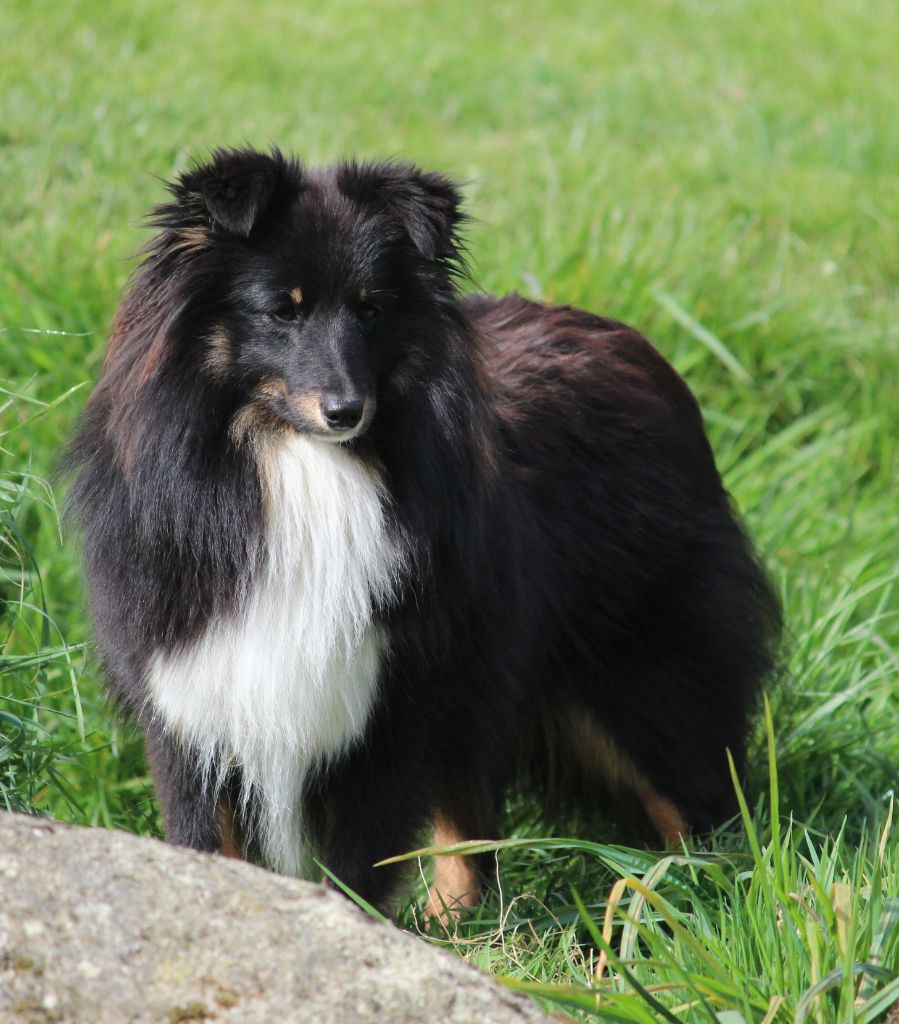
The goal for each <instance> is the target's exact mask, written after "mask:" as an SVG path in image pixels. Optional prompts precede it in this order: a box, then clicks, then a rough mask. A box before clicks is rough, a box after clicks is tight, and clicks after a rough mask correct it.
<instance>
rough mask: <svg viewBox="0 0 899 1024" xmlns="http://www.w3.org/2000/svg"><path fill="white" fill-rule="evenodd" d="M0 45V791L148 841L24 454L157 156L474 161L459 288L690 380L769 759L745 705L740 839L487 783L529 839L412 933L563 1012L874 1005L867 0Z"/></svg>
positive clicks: (887, 991) (893, 851)
mask: <svg viewBox="0 0 899 1024" xmlns="http://www.w3.org/2000/svg"><path fill="white" fill-rule="evenodd" d="M0 39H3V40H4V50H5V52H4V55H3V60H2V61H0V114H2V118H0V173H2V180H3V182H4V188H3V189H2V190H0V224H2V230H3V244H2V251H0V384H2V388H3V390H2V392H0V590H2V595H0V596H2V601H3V604H2V606H0V630H2V632H0V672H2V683H0V698H2V703H0V728H2V735H0V795H2V798H3V800H4V801H5V803H6V805H7V806H8V807H10V808H13V809H19V810H32V811H35V812H40V813H49V814H52V815H54V816H57V817H60V818H63V819H67V820H73V821H79V822H86V823H90V824H98V825H106V826H114V827H119V828H126V829H131V830H135V831H139V832H147V833H156V832H158V827H159V826H158V820H157V816H156V811H155V808H154V805H153V801H152V793H151V789H150V786H149V783H148V779H147V776H146V769H145V767H144V764H143V760H142V754H141V750H140V745H139V743H138V741H137V740H136V738H135V737H134V735H133V734H131V733H130V732H129V731H128V730H127V729H123V728H122V727H121V726H119V725H117V724H115V723H114V722H113V721H112V719H111V717H110V714H109V711H108V709H107V708H106V707H105V705H104V704H103V701H102V696H101V693H100V689H99V685H98V681H97V679H96V677H95V672H94V667H93V662H92V660H91V658H90V656H89V651H88V648H87V641H88V624H87V620H86V613H85V608H84V603H83V599H82V594H81V590H80V583H79V572H78V567H77V552H76V545H75V544H74V543H73V542H72V541H71V540H69V541H67V542H66V543H63V542H62V540H61V536H60V531H59V525H58V521H57V504H56V502H57V500H58V499H59V498H60V497H61V494H62V491H63V489H64V486H63V485H62V484H59V485H57V486H55V488H54V489H51V488H50V487H49V486H47V485H46V483H45V482H44V481H45V480H46V478H47V476H48V474H49V472H50V470H51V468H52V466H53V461H54V457H55V453H56V452H57V451H58V448H59V446H60V445H61V444H62V443H63V441H64V440H65V438H66V437H67V436H68V435H69V433H70V431H71V428H72V424H73V421H74V418H75V416H76V415H77V412H78V409H79V407H80V406H81V404H82V403H83V401H84V398H85V397H86V391H85V389H84V387H83V385H84V384H85V382H89V381H91V380H93V379H94V378H95V376H96V374H97V372H98V368H99V365H100V360H101V358H102V352H103V348H104V336H105V330H106V328H107V325H108V323H109V320H110V317H111V315H112V311H113V309H114V306H115V304H116V301H117V296H118V294H119V293H120V290H121V288H122V286H123V284H124V282H125V280H126V277H127V274H128V272H129V270H130V269H131V267H132V266H133V259H132V254H133V253H135V251H136V250H137V249H138V247H139V246H140V244H141V243H142V241H143V240H144V239H145V237H146V236H145V234H144V232H143V231H142V230H141V228H140V216H141V213H142V212H143V211H144V210H146V208H147V207H148V206H149V205H151V204H152V203H154V202H155V201H157V200H158V199H159V198H160V196H161V194H162V189H161V185H160V181H159V179H160V178H166V177H169V176H171V175H172V174H174V173H176V172H177V171H178V170H180V169H181V168H183V167H184V166H186V164H187V163H188V162H189V161H190V159H191V158H192V157H200V156H203V155H204V154H206V153H207V152H208V151H209V149H210V148H212V147H213V146H216V145H219V144H242V143H244V142H251V143H253V144H256V145H260V146H266V145H268V144H269V143H271V142H277V143H278V144H280V145H281V146H283V147H285V148H287V149H293V150H296V151H297V152H299V153H300V154H302V155H303V156H304V157H305V158H306V159H307V160H308V161H310V162H317V161H328V160H333V159H334V158H335V157H338V156H341V155H346V154H351V153H359V154H365V155H370V156H376V155H398V156H401V157H405V158H411V159H415V160H417V161H419V162H421V163H422V164H424V165H426V166H428V167H432V168H440V169H443V170H445V171H447V172H449V173H450V174H452V175H454V176H456V177H458V178H460V179H463V180H465V181H467V182H468V187H467V195H468V199H469V207H470V209H471V210H472V211H473V213H474V216H475V218H476V219H475V220H474V222H473V223H472V225H471V228H470V232H469V236H470V243H471V249H472V252H473V254H474V256H475V260H476V263H475V272H476V278H477V281H478V284H479V286H480V287H482V288H484V289H486V290H490V291H500V292H502V291H505V290H509V289H518V290H520V291H523V292H525V293H527V294H529V295H533V296H538V297H543V298H546V299H549V300H553V301H564V302H571V303H575V304H579V305H582V306H585V307H587V308H588V309H592V310H595V311H598V312H602V313H605V314H608V315H612V316H615V317H618V318H621V319H624V320H628V321H630V322H632V323H634V324H636V325H637V326H639V327H640V328H641V329H643V330H645V331H646V332H647V333H648V334H649V335H650V336H651V337H653V339H654V340H655V341H656V343H657V344H658V346H659V347H660V348H661V350H662V351H663V352H664V353H665V354H666V355H667V356H668V357H669V358H670V359H671V360H672V361H673V362H674V364H675V365H676V366H677V367H678V369H679V370H680V371H681V372H682V373H684V374H685V376H686V377H687V378H688V380H689V382H690V384H691V386H692V387H693V389H694V391H695V392H696V394H697V396H698V397H699V399H700V402H701V404H702V406H703V409H704V411H705V415H706V418H707V422H708V426H709V430H710V433H711V435H712V439H713V443H714V446H715V449H716V451H717V453H718V458H719V464H720V467H721V469H722V471H723V473H724V475H725V478H726V481H727V484H728V486H729V487H730V489H731V490H732V492H733V494H734V496H735V498H736V500H737V502H738V503H739V505H740V507H741V508H742V510H743V512H744V514H745V516H746V519H747V520H748V523H749V526H750V528H751V530H752V532H753V534H754V535H755V537H756V539H757V541H758V543H759V546H760V547H761V548H762V550H763V551H764V552H765V554H766V556H767V558H768V560H769V563H770V565H771V568H772V571H773V574H774V576H775V578H776V580H777V582H778V585H779V587H780V589H781V592H782V594H783V597H784V601H785V605H786V612H787V621H788V624H789V630H790V643H789V657H788V666H787V671H786V673H785V679H784V682H783V683H782V685H781V686H780V687H779V688H778V689H777V690H776V691H775V692H774V693H773V695H772V708H771V728H770V730H769V734H768V735H769V737H770V739H771V751H770V753H771V762H770V763H776V767H777V774H776V775H775V776H773V777H772V776H771V774H770V772H769V767H770V764H769V757H768V753H767V750H768V747H767V744H766V736H765V732H764V730H763V729H760V732H759V737H758V742H757V745H756V751H757V755H756V757H755V758H754V760H753V767H752V777H751V780H750V787H749V790H748V805H747V807H746V810H745V816H744V817H745V824H746V828H745V829H744V830H743V832H742V833H741V834H722V836H720V837H718V838H717V839H716V840H715V841H714V842H713V843H712V844H710V846H709V847H708V849H707V850H705V851H703V852H702V853H697V854H693V855H692V856H686V855H685V856H683V857H680V858H676V857H675V858H672V857H667V858H664V857H661V856H660V855H656V854H653V853H652V852H648V851H643V850H632V849H630V848H627V847H619V846H610V845H598V844H596V843H594V842H588V840H598V839H602V840H608V839H609V838H610V837H613V838H614V835H615V834H614V832H613V831H605V830H603V831H601V832H597V831H595V830H590V831H586V832H585V831H584V830H583V829H582V830H581V831H580V832H579V833H578V834H579V835H580V841H574V840H564V839H554V840H549V839H545V837H544V839H543V840H541V839H539V837H540V836H541V832H540V830H539V827H538V826H536V825H535V824H534V823H533V822H531V821H529V819H528V815H527V809H526V808H517V809H516V808H511V809H510V826H511V827H512V828H513V830H514V831H515V834H517V835H518V836H520V837H524V841H523V842H520V843H513V844H512V845H511V846H509V847H507V848H504V849H502V850H501V851H500V852H498V855H497V857H498V874H497V883H496V886H495V888H494V890H493V891H492V892H491V894H490V895H489V898H488V899H487V901H486V903H485V905H484V907H483V908H482V909H481V910H479V911H478V912H477V913H476V914H474V915H473V916H472V917H471V918H470V919H467V920H466V921H464V922H462V923H461V924H460V925H459V927H458V929H457V930H456V932H455V934H454V935H451V936H443V937H440V936H435V937H434V941H445V942H447V943H448V944H449V945H451V946H452V947H453V948H455V949H456V950H458V952H459V953H460V954H461V955H464V956H466V957H468V958H469V959H471V960H472V961H473V962H474V963H476V964H478V965H479V966H481V967H483V968H485V969H486V970H489V971H492V972H494V973H496V974H499V975H503V976H506V977H507V978H508V979H510V982H509V983H510V984H516V985H518V986H519V987H522V988H525V989H528V990H529V991H531V992H533V993H536V994H538V995H540V996H541V997H542V998H544V999H547V1000H549V1001H550V1004H551V1005H553V1006H554V1007H555V1008H556V1009H564V1010H565V1012H569V1013H571V1014H573V1015H574V1016H576V1017H581V1018H582V1019H602V1020H619V1021H659V1020H669V1021H670V1020H672V1019H674V1020H678V1021H694V1020H696V1021H699V1020H712V1021H714V1020H719V1021H723V1022H725V1024H736V1022H738V1021H740V1020H744V1021H765V1022H768V1021H773V1020H783V1021H787V1020H805V1019H809V1020H815V1021H820V1022H827V1021H840V1022H842V1021H850V1020H859V1021H873V1020H877V1019H880V1018H882V1017H883V1015H884V1014H885V1013H886V1012H887V1010H888V1007H889V1006H890V1005H891V1003H893V1002H894V1001H895V1000H897V999H899V979H897V972H899V853H897V843H896V834H895V828H894V826H893V824H892V818H891V808H892V801H893V799H894V794H895V790H896V785H897V776H899V684H897V679H899V601H897V596H896V595H897V590H896V577H897V572H899V556H897V521H899V517H897V446H899V330H897V326H896V324H897V318H896V308H897V306H896V300H897V297H899V294H897V292H899V289H897V281H899V237H897V232H896V225H897V222H899V177H897V172H896V168H897V167H899V118H897V116H896V95H897V74H896V70H895V56H896V53H897V52H899V15H897V12H896V8H895V4H894V3H892V2H889V0H867V2H866V3H865V4H858V3H854V2H853V0H834V2H830V3H825V4H820V3H817V2H812V0H796V2H793V3H790V4H785V3H782V2H780V0H757V2H751V0H722V2H720V3H716V4H711V3H701V2H698V0H693V2H691V0H684V2H680V3H675V2H673V0H634V2H632V3H629V4H612V3H606V2H601V3H598V2H586V0H585V2H580V3H577V2H568V0H538V2H535V3H530V4H524V3H496V4H476V3H474V2H470V3H469V2H467V0H466V2H463V0H460V2H457V3H455V4H448V3H437V2H424V0H422V2H416V0H407V2H400V0H390V2H385V3H378V4H372V3H366V2H364V0H337V2H329V3H327V4H314V5H313V4H306V3H301V2H278V3H274V2H273V3H269V4H266V5H265V8H264V10H263V9H262V8H254V7H253V6H252V5H248V4H242V3H237V2H234V0H224V2H216V3H212V2H209V0H205V2H199V3H193V4H180V3H177V2H175V0H155V2H139V0H138V2H134V3H130V4H127V5H126V4H120V5H119V4H113V5H109V4H101V3H99V2H78V3H71V4H65V5H60V4H55V3H54V4H51V3H49V2H43V0H33V2H31V3H28V4H15V5H14V4H4V5H3V6H2V7H0ZM72 389H78V390H76V392H75V393H72ZM772 778H773V780H774V782H773V785H772ZM575 825H576V823H572V826H571V827H572V829H573V830H574V831H577V830H576V829H575ZM417 895H418V896H420V893H419V894H417ZM400 921H401V923H402V924H403V925H405V926H408V927H416V925H417V909H416V905H415V903H414V902H413V903H410V904H409V905H408V906H407V907H405V908H404V909H403V910H402V911H401V915H400Z"/></svg>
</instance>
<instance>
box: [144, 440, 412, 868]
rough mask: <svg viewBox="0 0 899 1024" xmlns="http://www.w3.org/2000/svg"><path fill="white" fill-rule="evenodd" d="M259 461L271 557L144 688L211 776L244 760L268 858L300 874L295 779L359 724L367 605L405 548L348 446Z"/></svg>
mask: <svg viewBox="0 0 899 1024" xmlns="http://www.w3.org/2000/svg"><path fill="white" fill-rule="evenodd" d="M260 467H261V477H262V481H263V489H264V493H265V499H266V528H265V543H266V548H267V559H266V562H265V565H264V566H263V568H262V569H261V570H260V571H259V573H258V575H257V578H256V580H255V581H254V584H253V587H252V589H251V591H250V593H249V595H248V597H247V599H246V600H245V601H244V603H243V606H242V608H241V610H240V611H239V612H237V613H235V614H233V615H232V616H230V617H228V618H223V619H220V620H218V621H213V622H211V623H210V624H209V626H208V627H207V629H206V631H205V632H204V634H203V635H202V636H201V637H200V638H199V639H198V640H197V641H195V642H194V643H193V644H192V645H191V646H190V647H189V648H187V649H185V650H183V651H180V652H177V653H159V654H157V655H156V656H155V658H154V659H153V660H152V661H151V664H150V671H149V676H148V683H149V690H150V699H151V701H152V704H153V706H154V708H155V712H156V714H157V715H158V716H161V718H162V720H163V721H164V723H165V725H166V727H167V728H169V729H170V730H172V731H173V732H174V733H175V734H176V735H178V736H179V737H180V738H182V739H183V740H187V741H188V742H190V744H191V745H192V746H193V747H194V748H195V749H196V750H198V751H199V753H200V757H201V759H202V762H203V767H204V770H205V772H207V773H208V777H209V779H210V781H213V780H214V778H215V777H216V776H217V775H218V774H219V771H220V769H221V768H222V767H223V766H225V765H228V764H232V765H239V766H240V769H241V777H242V782H243V787H244V796H245V799H247V800H250V801H252V804H253V805H254V806H255V807H256V808H257V812H258V829H259V833H258V838H259V840H260V842H261V845H262V849H263V852H264V855H265V857H266V859H267V861H269V863H270V864H271V865H272V866H273V867H275V868H277V869H278V870H280V871H286V872H299V871H301V870H302V869H303V866H304V865H303V863H302V860H303V856H304V835H303V822H302V815H301V795H302V789H303V784H304V781H305V780H306V778H307V777H308V776H309V774H310V773H312V772H315V771H316V770H317V769H319V768H320V767H321V766H322V765H324V764H326V763H327V762H328V761H329V760H330V759H333V758H334V757H336V756H337V755H339V754H340V753H341V752H343V751H344V750H346V749H347V748H348V747H349V746H350V745H351V744H352V743H353V742H354V740H356V739H357V738H358V737H359V736H360V735H361V733H362V731H363V730H364V728H365V725H366V722H367V720H368V716H369V714H370V712H371V709H372V706H373V703H374V700H375V696H376V688H377V681H378V672H379V668H380V663H381V660H382V656H383V653H384V636H383V633H382V631H381V629H380V627H379V626H378V624H377V622H376V621H375V618H374V608H375V605H376V604H377V603H378V602H379V601H381V600H384V599H386V598H388V597H389V595H390V593H391V591H392V590H393V588H394V586H395V583H396V580H397V577H398V574H399V572H400V569H401V563H402V554H401V552H400V550H399V549H398V548H397V546H396V545H394V544H391V542H390V540H389V538H388V536H387V531H386V529H385V522H384V506H383V488H382V485H381V483H380V481H379V479H378V477H377V475H376V474H375V473H373V472H372V471H371V470H370V469H368V468H367V467H365V466H364V465H363V464H362V463H361V462H360V461H359V460H358V459H357V458H355V457H354V456H353V455H351V454H350V453H349V452H348V451H346V450H345V449H343V448H341V447H340V446H338V445H331V444H326V443H322V442H319V441H315V440H309V439H306V438H303V437H300V436H293V437H290V438H289V439H286V440H283V441H280V442H279V443H278V444H277V445H270V446H268V447H264V448H261V449H260Z"/></svg>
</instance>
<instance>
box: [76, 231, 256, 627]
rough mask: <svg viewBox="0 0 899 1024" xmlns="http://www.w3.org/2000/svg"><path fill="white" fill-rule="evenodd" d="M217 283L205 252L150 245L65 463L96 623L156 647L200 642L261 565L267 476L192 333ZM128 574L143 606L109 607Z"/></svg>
mask: <svg viewBox="0 0 899 1024" xmlns="http://www.w3.org/2000/svg"><path fill="white" fill-rule="evenodd" d="M176 250H177V251H176ZM211 283H212V272H211V270H210V267H209V265H208V264H207V262H206V261H205V260H204V259H203V258H202V254H201V253H198V252H192V251H187V250H184V249H178V241H177V239H176V237H175V234H174V233H166V232H163V233H162V235H160V236H159V237H158V238H157V239H155V240H154V242H153V243H152V244H151V247H150V249H149V250H148V252H147V255H146V256H145V258H144V260H143V262H142V263H141V265H140V266H139V267H138V269H137V271H136V272H135V274H134V277H133V279H132V282H131V285H130V289H129V292H128V294H127V296H126V298H125V300H124V301H123V303H122V305H121V306H120V309H119V311H118V313H117V315H116V318H115V321H114V324H113V328H112V336H111V341H110V345H109V350H108V354H107V358H106V362H105V364H104V368H103V374H102V377H101V380H100V382H99V384H98V386H97V388H96V389H95V391H94V393H93V395H92V396H91V398H90V400H89V402H88V404H87V406H86V408H85V410H84V412H83V414H82V417H81V420H80V423H79V427H78V429H77V432H76V434H75V437H74V439H73V441H72V443H71V444H70V445H69V447H68V449H67V450H66V452H65V454H64V457H63V469H65V470H70V471H71V470H76V471H77V475H76V477H75V479H74V482H73V484H72V487H71V489H70V491H69V494H68V498H67V502H66V515H67V518H69V519H70V520H74V521H76V522H77V523H79V524H80V526H81V528H82V530H83V532H84V541H85V566H86V569H87V573H88V577H89V580H90V582H91V586H92V592H93V595H94V598H93V600H94V603H95V605H97V606H98V607H100V608H101V609H102V612H101V614H99V615H97V620H98V625H99V623H100V621H101V620H102V621H103V622H108V623H110V624H112V623H116V624H117V628H118V629H119V630H120V631H121V632H122V635H125V634H127V635H129V636H131V637H135V636H137V637H143V638H144V641H145V643H146V644H148V645H155V644H160V643H161V644H172V643H177V642H180V641H182V640H185V639H187V638H188V637H190V636H191V635H193V634H194V633H195V632H196V630H197V629H198V628H199V627H200V625H201V623H202V621H204V619H205V617H206V616H208V615H209V614H210V613H212V612H213V611H215V610H217V609H223V608H225V607H228V606H229V605H230V604H231V603H232V602H233V601H234V600H236V599H238V598H239V594H240V587H241V585H242V581H244V580H246V579H247V578H248V577H249V576H250V575H251V568H252V567H253V566H254V565H255V564H257V562H258V560H259V529H258V520H259V507H260V501H261V497H260V485H259V479H258V473H257V471H256V467H255V465H254V463H253V460H252V458H251V457H250V455H249V453H248V452H246V451H243V450H240V449H239V448H237V447H235V446H233V445H231V444H230V443H229V441H228V437H227V430H226V424H227V422H228V420H229V418H230V416H231V415H232V413H233V409H234V407H235V404H236V402H237V398H236V395H235V394H233V393H232V392H230V391H229V388H228V386H227V385H226V384H223V383H222V382H218V381H214V380H213V379H211V378H210V377H209V375H208V374H204V373H203V371H202V365H201V358H202V352H203V345H202V344H201V342H202V339H200V338H196V337H191V336H190V333H189V330H188V329H187V325H188V324H189V323H190V315H191V312H192V307H191V303H192V302H197V301H202V299H203V296H204V294H205V290H206V287H207V286H208V285H210V284H211ZM123 567H129V568H128V570H123ZM123 571H130V572H133V574H134V581H133V583H132V584H131V586H130V589H131V590H132V592H134V593H136V594H139V595H141V598H142V600H141V602H140V607H129V608H125V607H122V608H116V607H112V606H109V607H105V602H106V601H107V599H108V600H109V601H110V602H114V600H115V598H114V596H113V595H114V594H115V593H116V592H118V591H119V590H120V589H121V583H120V582H119V583H116V582H115V580H116V576H117V575H119V574H121V573H122V572H123ZM173 608H177V609H178V614H172V609H173ZM111 628H112V627H111ZM99 639H101V641H102V639H103V637H99Z"/></svg>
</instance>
